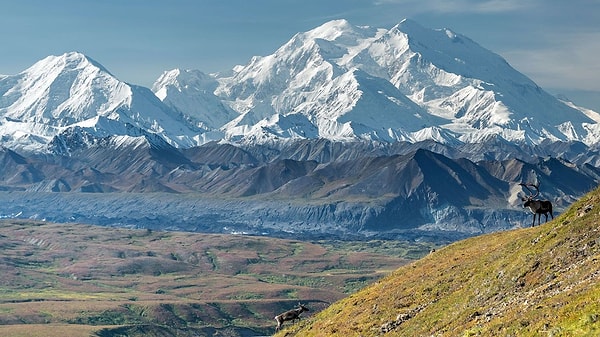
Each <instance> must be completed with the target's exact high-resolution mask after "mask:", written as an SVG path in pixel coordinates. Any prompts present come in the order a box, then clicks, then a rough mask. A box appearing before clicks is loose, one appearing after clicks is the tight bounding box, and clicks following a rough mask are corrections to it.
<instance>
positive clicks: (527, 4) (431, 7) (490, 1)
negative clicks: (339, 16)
mask: <svg viewBox="0 0 600 337" xmlns="http://www.w3.org/2000/svg"><path fill="white" fill-rule="evenodd" d="M373 3H374V4H375V5H406V6H407V7H411V8H412V9H413V10H415V11H417V12H433V13H435V12H437V13H504V12H513V11H519V10H523V9H527V8H531V7H532V6H535V5H536V4H537V3H538V2H537V1H535V0H534V1H525V0H487V1H478V0H430V1H419V0H375V1H374V2H373Z"/></svg>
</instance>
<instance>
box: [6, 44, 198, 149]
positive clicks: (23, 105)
mask: <svg viewBox="0 0 600 337" xmlns="http://www.w3.org/2000/svg"><path fill="white" fill-rule="evenodd" d="M0 95H1V96H0V97H1V99H0V134H1V135H2V137H3V141H4V142H5V143H6V144H10V145H11V147H12V148H22V149H27V150H37V151H39V150H44V149H46V148H47V146H48V144H49V143H50V142H51V141H52V140H53V139H54V138H55V137H57V136H60V135H61V134H64V133H68V132H69V131H68V129H69V128H72V127H75V126H76V124H78V123H82V122H86V121H87V122H86V123H87V124H90V123H91V121H96V120H98V119H97V117H99V116H102V117H105V118H107V119H110V120H113V121H116V122H118V123H120V124H122V125H123V126H126V127H122V128H120V129H121V130H129V131H128V132H129V133H133V134H136V135H137V134H140V133H145V132H149V133H157V134H160V135H161V136H162V137H163V138H164V139H165V140H166V141H167V142H168V143H170V144H171V145H174V146H191V145H195V144H197V141H195V140H193V139H194V137H195V136H197V132H198V129H197V128H195V127H192V126H190V125H187V124H186V123H185V122H183V123H182V120H180V119H179V118H178V117H177V115H176V114H174V113H173V112H172V111H171V110H170V109H169V108H168V107H166V106H164V105H163V104H162V103H161V102H160V100H158V98H157V97H156V96H155V95H154V94H153V93H152V92H151V91H150V90H149V89H147V88H143V87H139V86H134V85H129V84H127V83H124V82H121V81H119V80H118V79H117V78H115V77H114V76H113V75H111V74H110V72H108V71H107V70H106V69H105V68H104V67H103V66H102V65H101V64H99V63H98V62H96V61H94V60H93V59H91V58H89V57H87V56H86V55H84V54H81V53H77V52H72V53H65V54H63V55H60V56H48V57H46V58H44V59H43V60H41V61H39V62H37V63H35V64H34V65H33V66H31V67H30V68H28V69H27V70H25V71H23V72H22V73H19V74H17V75H13V76H7V77H4V78H1V79H0ZM114 131H115V129H111V130H105V129H103V125H100V124H99V125H96V126H94V127H91V128H88V129H86V132H88V133H95V134H96V136H97V137H105V136H106V134H112V132H114ZM117 134H120V133H117ZM90 137H94V135H92V134H90Z"/></svg>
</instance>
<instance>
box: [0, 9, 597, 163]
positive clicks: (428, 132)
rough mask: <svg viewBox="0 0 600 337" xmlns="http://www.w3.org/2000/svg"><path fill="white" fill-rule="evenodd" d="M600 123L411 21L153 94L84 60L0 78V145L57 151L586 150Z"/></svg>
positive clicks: (290, 49) (170, 79) (161, 83)
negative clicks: (234, 147) (135, 145)
mask: <svg viewBox="0 0 600 337" xmlns="http://www.w3.org/2000/svg"><path fill="white" fill-rule="evenodd" d="M598 120H600V116H598V114H597V113H595V112H592V111H589V110H583V109H579V108H578V107H576V106H574V105H573V104H570V103H569V104H565V103H564V102H562V101H560V100H558V99H556V98H555V97H553V96H551V95H549V94H548V93H547V92H545V91H544V90H543V89H541V88H540V87H539V86H537V85H536V84H535V83H534V82H533V81H531V80H530V79H529V78H527V77H526V76H525V75H523V74H521V73H519V72H518V71H517V70H515V69H514V68H512V67H511V66H510V65H509V64H508V63H507V62H506V61H505V60H504V59H503V58H502V57H500V56H499V55H497V54H495V53H493V52H491V51H489V50H487V49H485V48H483V47H481V46H480V45H478V44H477V43H475V42H473V41H472V40H470V39H469V38H467V37H465V36H463V35H460V34H458V33H455V32H453V31H451V30H449V29H428V28H424V27H422V26H420V25H419V24H417V23H416V22H414V21H411V20H403V21H402V22H400V23H399V24H397V25H395V26H394V27H392V28H390V29H384V28H373V27H365V26H354V25H352V24H350V23H349V22H348V21H346V20H334V21H330V22H326V23H325V24H323V25H321V26H319V27H316V28H314V29H312V30H310V31H308V32H302V33H298V34H296V35H294V36H293V37H292V38H291V39H290V40H289V41H288V42H287V43H285V44H284V45H282V46H281V47H280V48H279V49H277V50H276V51H275V52H274V53H273V54H271V55H267V56H255V57H253V58H252V59H251V60H250V61H249V62H248V63H247V64H246V65H241V66H236V67H234V68H233V69H232V70H231V71H230V72H228V73H223V74H210V75H209V74H205V73H202V72H201V71H199V70H180V69H174V70H171V71H166V72H164V73H163V74H162V75H161V76H160V78H159V79H158V80H157V81H156V83H155V84H154V85H153V87H152V90H150V89H148V88H144V87H140V86H136V85H131V84H128V83H125V82H122V81H120V80H118V79H117V78H116V77H115V76H113V75H112V74H111V73H110V72H109V71H108V70H106V69H105V68H104V67H103V66H102V65H100V64H99V63H98V62H96V61H94V60H92V59H91V58H89V57H87V56H85V55H83V54H81V53H76V52H73V53H66V54H63V55H60V56H49V57H47V58H45V59H43V60H41V61H39V62H37V63H36V64H34V65H33V66H32V67H30V68H29V69H27V70H25V71H23V72H22V73H19V74H17V75H11V76H1V77H0V135H1V136H2V140H3V145H4V146H6V147H8V148H12V149H23V150H34V151H53V152H61V153H62V152H65V151H66V152H69V151H71V150H73V148H76V147H77V146H86V144H93V143H97V142H99V141H100V140H101V139H104V138H106V137H113V136H126V137H125V138H123V140H127V139H130V138H131V137H133V138H139V137H143V138H145V139H146V140H148V141H150V142H151V143H153V144H154V145H155V146H156V145H158V146H164V145H169V146H174V147H178V148H188V147H193V146H196V145H201V144H204V143H207V142H209V141H226V142H231V143H240V144H250V145H252V144H257V143H258V144H262V143H271V142H282V141H288V140H290V139H292V140H298V139H329V140H334V141H356V140H366V141H378V142H388V143H392V142H396V141H407V142H419V141H424V140H433V141H436V142H438V143H443V144H448V145H458V144H464V143H480V142H484V141H486V140H488V139H490V138H493V139H498V138H500V139H504V140H506V141H509V142H516V143H526V144H533V145H535V144H539V143H541V142H542V141H544V140H548V139H549V140H551V141H581V142H584V143H586V144H588V145H590V144H595V143H597V142H598V140H600V126H599V125H598V122H597V121H598ZM161 144H162V145H161Z"/></svg>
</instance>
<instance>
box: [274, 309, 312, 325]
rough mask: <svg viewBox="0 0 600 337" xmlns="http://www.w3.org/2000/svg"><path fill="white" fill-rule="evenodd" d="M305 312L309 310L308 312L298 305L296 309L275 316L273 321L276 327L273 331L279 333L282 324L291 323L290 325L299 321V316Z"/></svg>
mask: <svg viewBox="0 0 600 337" xmlns="http://www.w3.org/2000/svg"><path fill="white" fill-rule="evenodd" d="M305 311H310V310H308V308H307V307H305V306H304V305H302V304H300V303H298V307H297V308H296V309H292V310H288V311H286V312H284V313H283V314H280V315H277V316H275V320H276V321H277V327H276V328H275V331H279V329H281V326H282V325H283V322H285V321H292V323H294V321H295V320H300V314H301V313H303V312H305Z"/></svg>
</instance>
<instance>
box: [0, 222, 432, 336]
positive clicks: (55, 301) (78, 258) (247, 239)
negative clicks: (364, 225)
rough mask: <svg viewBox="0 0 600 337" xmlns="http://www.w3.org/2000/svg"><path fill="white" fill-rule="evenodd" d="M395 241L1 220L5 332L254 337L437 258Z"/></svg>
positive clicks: (0, 314) (0, 298)
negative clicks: (291, 315) (283, 318)
mask: <svg viewBox="0 0 600 337" xmlns="http://www.w3.org/2000/svg"><path fill="white" fill-rule="evenodd" d="M431 248H432V247H431V245H429V244H425V243H423V244H420V243H403V242H396V241H368V242H339V241H338V242H335V241H331V242H329V241H328V242H304V241H295V240H282V239H275V238H266V237H253V236H244V235H217V234H198V233H184V232H167V231H152V230H136V229H124V228H107V227H101V226H89V225H82V224H55V223H47V222H42V221H25V220H7V219H5V220H2V221H0V336H2V337H25V336H26V337H42V336H43V337H47V336H61V337H75V336H77V337H79V336H101V337H105V336H111V337H114V336H129V337H133V336H145V337H156V336H161V337H162V336H213V335H215V334H216V335H220V336H250V335H257V334H270V333H272V332H273V331H274V328H275V325H276V322H275V320H274V319H273V317H274V316H275V315H276V314H278V313H281V312H283V311H285V310H288V309H290V308H292V307H293V306H294V305H295V304H297V303H298V302H299V301H302V302H303V303H306V304H307V305H310V306H311V307H312V309H313V312H314V311H319V310H321V309H323V308H325V307H327V306H328V305H329V304H330V303H333V302H335V301H337V300H339V299H341V298H344V297H346V296H348V294H350V293H353V292H355V291H357V290H358V289H360V288H362V287H364V286H365V285H367V284H369V283H372V282H373V281H375V280H377V279H379V278H381V277H383V276H385V275H387V274H389V273H390V272H392V271H393V270H395V269H397V268H398V267H399V266H401V265H403V264H406V263H407V262H410V261H413V260H415V259H417V258H419V257H422V256H424V255H426V254H427V253H428V252H429V251H430V250H431Z"/></svg>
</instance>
